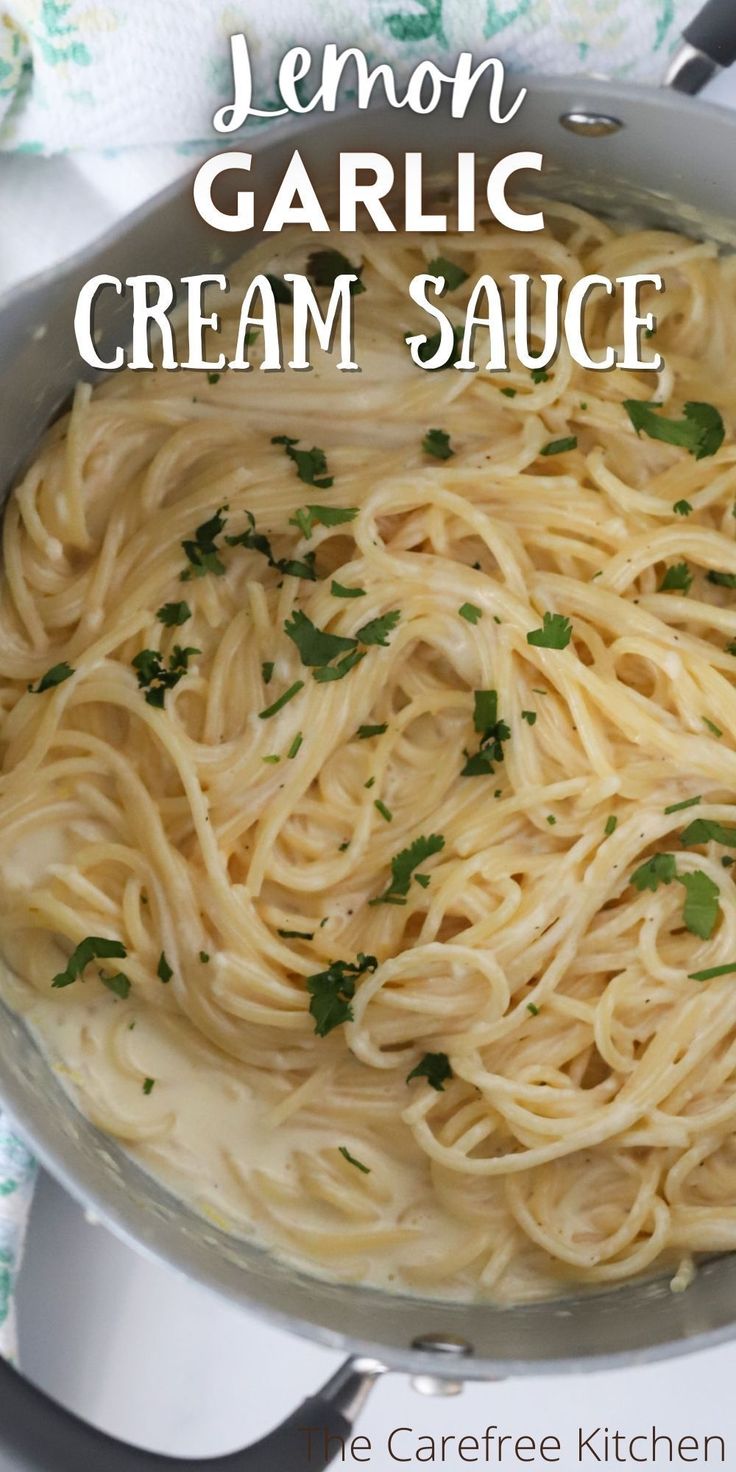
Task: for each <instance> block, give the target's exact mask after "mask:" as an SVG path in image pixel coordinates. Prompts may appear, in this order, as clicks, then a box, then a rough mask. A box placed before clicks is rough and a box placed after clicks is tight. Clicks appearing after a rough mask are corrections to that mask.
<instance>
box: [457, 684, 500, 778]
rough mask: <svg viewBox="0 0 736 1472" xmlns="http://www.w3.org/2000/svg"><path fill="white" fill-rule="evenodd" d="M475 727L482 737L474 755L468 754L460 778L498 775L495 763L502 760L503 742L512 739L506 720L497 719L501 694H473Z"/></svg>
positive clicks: (490, 691) (488, 692)
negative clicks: (499, 695)
mask: <svg viewBox="0 0 736 1472" xmlns="http://www.w3.org/2000/svg"><path fill="white" fill-rule="evenodd" d="M473 702H474V705H473V726H474V728H475V730H476V731H477V732H478V734H479V735H480V737H481V741H480V745H479V747H478V750H477V751H476V752H473V753H472V755H471V754H470V753H468V752H467V751H466V753H465V757H466V761H465V766H464V767H463V768H462V771H461V773H460V776H461V777H486V776H489V775H490V774H492V773H493V772H495V770H496V768H495V766H494V763H495V762H502V761H503V743H504V741H508V740H509V739H510V737H511V731H510V729H509V727H508V726H507V725H506V722H505V721H500V720H499V719H498V692H497V691H496V690H474V691H473Z"/></svg>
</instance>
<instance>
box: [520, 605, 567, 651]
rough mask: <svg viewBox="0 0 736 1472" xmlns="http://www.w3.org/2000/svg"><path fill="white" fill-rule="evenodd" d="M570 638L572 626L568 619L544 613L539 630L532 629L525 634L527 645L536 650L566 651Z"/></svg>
mask: <svg viewBox="0 0 736 1472" xmlns="http://www.w3.org/2000/svg"><path fill="white" fill-rule="evenodd" d="M571 638H572V624H571V623H570V620H569V618H565V616H564V614H562V613H545V614H543V615H542V627H541V629H532V631H531V633H529V634H527V636H526V642H527V644H533V645H534V646H535V647H536V648H537V649H567V646H568V644H569V643H570V640H571Z"/></svg>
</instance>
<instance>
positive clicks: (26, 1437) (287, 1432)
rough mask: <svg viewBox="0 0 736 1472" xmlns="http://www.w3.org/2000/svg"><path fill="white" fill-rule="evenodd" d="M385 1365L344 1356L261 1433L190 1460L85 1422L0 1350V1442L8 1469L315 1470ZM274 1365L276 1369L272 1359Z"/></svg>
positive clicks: (333, 1451) (333, 1453) (343, 1438)
mask: <svg viewBox="0 0 736 1472" xmlns="http://www.w3.org/2000/svg"><path fill="white" fill-rule="evenodd" d="M265 1369H266V1367H265V1366H264V1370H265ZM384 1370H385V1366H384V1365H382V1364H380V1363H379V1362H378V1361H377V1360H369V1359H354V1360H347V1361H346V1363H345V1364H344V1365H342V1366H341V1368H340V1369H339V1370H338V1371H337V1373H336V1374H335V1375H333V1376H332V1377H331V1379H329V1380H328V1381H327V1384H326V1385H323V1387H322V1389H321V1390H319V1391H318V1392H317V1394H316V1395H312V1396H310V1397H309V1398H308V1399H307V1400H305V1401H302V1403H301V1405H300V1406H298V1407H297V1409H296V1410H295V1411H294V1412H293V1413H292V1414H291V1415H290V1416H289V1417H288V1418H287V1419H286V1420H285V1421H283V1422H282V1424H281V1425H280V1426H277V1427H276V1429H275V1430H274V1431H271V1432H269V1434H268V1435H267V1436H264V1437H263V1438H262V1440H261V1441H256V1442H254V1443H253V1445H252V1446H249V1447H245V1448H244V1449H243V1450H242V1451H239V1452H232V1453H230V1454H229V1455H227V1456H224V1457H209V1458H198V1459H197V1460H195V1461H191V1460H189V1459H180V1458H178V1457H167V1456H161V1455H160V1454H159V1453H158V1452H148V1451H143V1450H142V1449H141V1448H139V1447H133V1446H128V1445H127V1443H126V1442H124V1441H118V1440H117V1438H116V1437H112V1436H107V1435H106V1434H105V1432H103V1431H98V1430H97V1429H96V1428H95V1427H93V1426H88V1425H87V1424H86V1422H85V1421H82V1420H80V1418H79V1417H78V1416H75V1415H73V1414H72V1412H71V1411H67V1410H65V1409H64V1407H63V1406H61V1405H59V1403H58V1401H55V1400H52V1398H51V1396H48V1395H46V1393H45V1392H44V1391H43V1390H39V1389H38V1387H37V1386H36V1385H32V1384H31V1382H30V1381H29V1380H26V1379H24V1377H23V1376H22V1375H21V1374H19V1372H18V1371H17V1370H15V1369H13V1367H12V1365H10V1364H8V1363H7V1361H5V1360H3V1359H2V1358H0V1428H2V1448H3V1452H4V1453H6V1454H7V1455H8V1456H9V1458H10V1462H9V1465H10V1466H11V1467H12V1468H13V1472H16V1469H17V1472H82V1469H84V1468H90V1469H92V1468H99V1469H100V1472H102V1469H103V1468H104V1472H321V1469H322V1468H324V1467H326V1466H327V1465H328V1464H329V1463H330V1462H331V1461H332V1460H333V1458H334V1457H337V1456H340V1455H341V1448H342V1445H343V1443H344V1444H347V1442H348V1441H349V1439H350V1436H351V1433H352V1427H353V1421H354V1419H355V1417H356V1416H357V1415H358V1413H359V1411H360V1409H361V1407H362V1406H363V1404H364V1402H365V1400H366V1397H367V1396H368V1394H369V1393H370V1391H371V1389H372V1387H373V1384H374V1383H375V1380H376V1378H377V1377H378V1376H379V1375H381V1374H383V1373H384ZM266 1373H268V1371H266ZM273 1373H278V1367H277V1366H273ZM310 1427H312V1428H314V1430H313V1433H312V1436H311V1442H310V1438H309V1435H308V1428H310Z"/></svg>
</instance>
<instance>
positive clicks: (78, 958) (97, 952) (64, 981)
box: [51, 935, 128, 987]
mask: <svg viewBox="0 0 736 1472" xmlns="http://www.w3.org/2000/svg"><path fill="white" fill-rule="evenodd" d="M127 954H128V952H127V951H126V949H125V946H124V945H123V944H122V942H121V941H119V940H107V939H106V938H105V936H101V935H88V936H87V937H86V939H85V940H81V941H80V942H79V945H78V946H77V947H76V948H75V950H73V951H72V954H71V956H70V957H69V960H68V961H67V964H66V967H65V969H64V970H63V971H59V972H58V973H57V975H56V976H55V977H54V979H53V981H52V983H51V985H52V986H55V987H62V986H71V984H72V982H74V981H78V980H79V978H80V976H81V975H82V972H83V971H84V969H85V967H87V966H89V963H90V961H106V960H109V959H110V957H115V959H116V960H124V959H125V957H126V956H127Z"/></svg>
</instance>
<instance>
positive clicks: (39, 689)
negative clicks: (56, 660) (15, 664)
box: [28, 659, 74, 695]
mask: <svg viewBox="0 0 736 1472" xmlns="http://www.w3.org/2000/svg"><path fill="white" fill-rule="evenodd" d="M73 674H74V670H73V668H72V666H71V665H70V664H67V662H66V660H65V659H64V660H62V662H61V664H53V665H52V666H51V669H50V670H47V671H46V674H45V675H42V676H41V678H40V680H39V682H38V684H37V685H36V687H35V689H34V687H33V685H29V686H28V690H29V693H30V694H31V695H42V694H43V692H44V690H53V689H54V687H55V686H56V685H63V683H64V681H65V680H68V679H69V676H70V675H73Z"/></svg>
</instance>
